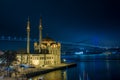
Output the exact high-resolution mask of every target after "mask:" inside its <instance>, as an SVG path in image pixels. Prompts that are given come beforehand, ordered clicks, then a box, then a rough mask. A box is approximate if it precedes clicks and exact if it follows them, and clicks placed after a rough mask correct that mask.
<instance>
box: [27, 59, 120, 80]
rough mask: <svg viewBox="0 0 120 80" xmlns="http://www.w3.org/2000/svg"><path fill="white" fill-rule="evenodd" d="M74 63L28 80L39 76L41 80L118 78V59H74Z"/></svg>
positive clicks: (33, 79)
mask: <svg viewBox="0 0 120 80" xmlns="http://www.w3.org/2000/svg"><path fill="white" fill-rule="evenodd" d="M69 62H70V61H69ZM72 62H73V61H72ZM74 63H76V64H77V66H75V67H72V68H66V69H62V70H57V71H53V72H49V73H47V74H42V75H38V76H35V77H31V78H29V80H39V78H43V80H120V61H119V60H101V61H100V60H99V61H95V60H94V61H75V62H74Z"/></svg>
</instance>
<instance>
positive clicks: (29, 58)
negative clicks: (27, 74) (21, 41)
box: [17, 19, 61, 67]
mask: <svg viewBox="0 0 120 80" xmlns="http://www.w3.org/2000/svg"><path fill="white" fill-rule="evenodd" d="M34 52H35V53H34V54H30V22H29V20H28V23H27V54H17V59H18V61H19V62H20V63H22V64H30V65H34V66H36V67H40V66H46V65H57V64H60V63H61V44H60V43H59V42H56V41H54V40H53V39H51V38H50V37H46V38H45V39H42V19H40V26H39V42H35V43H34Z"/></svg>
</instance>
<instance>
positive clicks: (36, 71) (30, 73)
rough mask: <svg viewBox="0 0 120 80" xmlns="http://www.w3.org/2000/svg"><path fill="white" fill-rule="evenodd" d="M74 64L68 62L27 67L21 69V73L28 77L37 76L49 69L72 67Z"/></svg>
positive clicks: (49, 70)
mask: <svg viewBox="0 0 120 80" xmlns="http://www.w3.org/2000/svg"><path fill="white" fill-rule="evenodd" d="M76 65H77V64H75V63H70V64H60V65H55V66H46V67H41V68H28V69H25V70H23V71H22V73H21V75H22V76H25V77H27V78H30V77H33V76H37V75H40V74H45V73H48V72H51V71H55V70H60V69H66V68H70V67H74V66H76Z"/></svg>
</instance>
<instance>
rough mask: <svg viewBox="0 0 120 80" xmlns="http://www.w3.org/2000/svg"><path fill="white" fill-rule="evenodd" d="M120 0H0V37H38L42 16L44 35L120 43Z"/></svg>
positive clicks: (106, 44) (70, 39) (71, 39)
mask: <svg viewBox="0 0 120 80" xmlns="http://www.w3.org/2000/svg"><path fill="white" fill-rule="evenodd" d="M118 1H119V0H113V1H112V0H0V36H1V35H4V36H12V37H14V36H17V37H26V24H27V19H28V16H29V18H30V24H31V38H38V26H39V21H40V16H42V19H43V37H45V36H46V35H48V36H50V37H52V38H53V39H54V40H57V41H65V42H81V41H85V43H91V44H93V45H101V46H120V35H119V34H120V2H118Z"/></svg>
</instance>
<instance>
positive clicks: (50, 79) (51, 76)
mask: <svg viewBox="0 0 120 80" xmlns="http://www.w3.org/2000/svg"><path fill="white" fill-rule="evenodd" d="M66 75H67V74H66V71H63V70H57V71H53V72H50V73H47V74H44V75H39V76H36V77H33V78H32V79H31V80H38V79H39V78H40V77H43V78H44V80H67V77H66Z"/></svg>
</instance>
